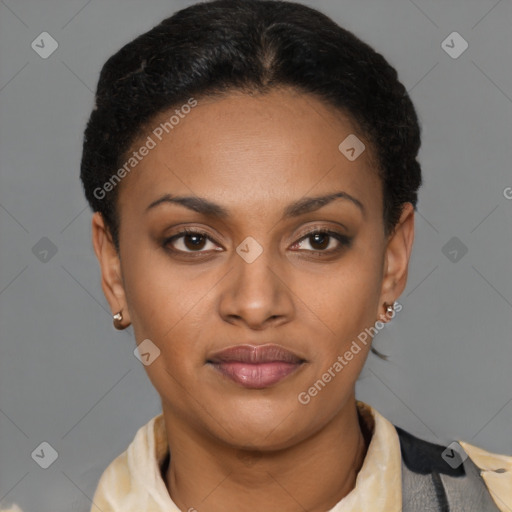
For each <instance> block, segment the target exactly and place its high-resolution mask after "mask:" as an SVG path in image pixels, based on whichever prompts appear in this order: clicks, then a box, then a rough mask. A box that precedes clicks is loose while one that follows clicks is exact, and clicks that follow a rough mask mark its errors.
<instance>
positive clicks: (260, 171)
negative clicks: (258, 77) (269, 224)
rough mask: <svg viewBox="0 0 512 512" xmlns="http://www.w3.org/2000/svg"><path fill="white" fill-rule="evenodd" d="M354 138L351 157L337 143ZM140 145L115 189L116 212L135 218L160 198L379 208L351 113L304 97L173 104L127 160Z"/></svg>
mask: <svg viewBox="0 0 512 512" xmlns="http://www.w3.org/2000/svg"><path fill="white" fill-rule="evenodd" d="M177 111H178V112H177ZM356 134H357V135H356ZM354 135H356V136H357V137H358V138H359V139H360V140H361V141H364V143H365V150H364V151H363V152H362V153H361V154H360V156H359V157H357V158H356V159H355V160H353V161H351V160H349V159H348V158H347V157H346V156H344V154H343V153H342V152H341V151H340V149H339V146H340V143H342V141H344V140H345V139H346V138H347V137H348V136H352V137H353V136H354ZM349 140H351V139H349ZM144 145H146V146H147V147H151V149H150V150H149V151H144V152H145V153H146V154H145V156H143V157H141V156H140V154H139V155H138V157H137V158H138V159H140V160H139V161H137V164H136V165H135V166H134V167H133V170H131V171H130V172H129V174H128V175H127V176H126V178H124V179H123V182H122V183H121V185H122V187H121V189H122V192H121V191H120V195H119V208H120V210H121V211H123V210H124V209H130V210H132V211H134V212H137V213H142V211H143V210H144V209H145V207H146V206H147V205H148V204H150V203H151V202H153V201H154V200H155V199H158V197H159V196H161V195H163V194H165V193H175V194H180V195H184V194H186V195H188V196H191V195H198V196H201V197H206V198H212V199H215V201H216V202H224V203H226V204H229V205H230V207H232V209H233V211H239V212H243V211H246V210H247V209H248V208H261V207H262V206H264V207H265V208H267V207H268V208H272V207H273V206H274V205H275V206H277V205H279V207H281V206H282V204H281V200H282V201H285V202H287V201H291V200H296V199H297V198H299V197H301V196H305V195H317V194H320V193H329V192H332V191H333V190H344V191H346V192H347V193H349V194H351V195H353V196H355V197H357V198H358V199H359V200H360V201H361V202H363V203H364V204H365V205H368V206H367V208H369V209H370V210H371V209H372V208H373V209H375V210H376V211H379V212H380V211H381V209H379V208H380V204H381V200H382V198H381V197H380V194H381V185H380V181H379V179H378V177H377V173H376V169H375V167H374V164H373V161H374V158H373V155H372V153H371V148H370V147H369V144H368V143H367V141H365V139H364V136H363V135H362V134H361V133H359V132H358V131H357V129H356V127H355V125H354V124H353V122H352V121H351V119H350V117H348V116H346V115H344V114H343V113H342V112H340V111H338V110H335V109H333V108H330V107H329V106H327V105H326V104H325V103H323V102H321V101H320V100H318V99H316V98H315V97H314V96H311V95H305V94H298V93H296V92H293V91H291V90H274V91H272V92H270V93H267V94H265V95H256V96H250V95H247V94H242V93H230V94H229V95H227V96H225V97H222V98H207V99H203V100H197V106H195V107H193V108H180V106H177V107H173V108H172V109H169V110H168V111H166V112H164V113H162V114H161V115H159V116H158V117H156V118H155V119H154V120H153V121H152V123H150V124H149V128H148V130H147V132H146V133H145V134H144V136H143V137H141V138H139V139H138V141H137V142H135V143H134V144H133V146H132V148H131V152H130V153H129V154H128V155H127V158H130V155H132V152H133V151H138V150H139V149H140V148H141V147H142V146H144ZM263 203H264V204H263Z"/></svg>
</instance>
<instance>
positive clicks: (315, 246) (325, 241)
mask: <svg viewBox="0 0 512 512" xmlns="http://www.w3.org/2000/svg"><path fill="white" fill-rule="evenodd" d="M333 240H334V241H333ZM304 241H308V242H309V245H310V246H311V248H312V249H311V250H310V249H306V251H309V252H313V253H318V254H321V253H324V254H330V253H333V252H337V251H340V250H341V249H343V248H344V247H348V246H350V243H351V241H352V239H351V238H350V237H348V236H346V235H343V234H341V233H337V232H336V231H330V230H326V229H315V230H313V231H310V232H309V233H306V235H305V236H303V237H302V238H301V239H300V240H298V241H297V242H295V244H293V245H292V249H297V248H299V246H300V245H301V244H304ZM332 245H334V247H331V248H329V247H330V246H332ZM336 245H337V246H336ZM299 250H303V249H302V248H299Z"/></svg>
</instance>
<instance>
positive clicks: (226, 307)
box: [219, 250, 295, 330]
mask: <svg viewBox="0 0 512 512" xmlns="http://www.w3.org/2000/svg"><path fill="white" fill-rule="evenodd" d="M233 260H234V261H233V267H232V270H231V271H230V272H229V273H228V275H227V276H226V279H225V280H223V281H224V288H223V290H222V292H221V296H220V301H219V312H220V315H221V316H222V318H223V319H224V320H225V321H226V322H228V323H232V324H236V323H238V324H241V325H242V324H245V325H246V326H247V327H249V328H251V329H253V330H263V329H265V328H267V327H269V326H273V327H277V326H279V325H282V324H284V323H287V322H289V321H290V320H291V319H292V318H293V316H294V312H295V306H294V297H293V292H292V289H291V287H290V285H291V283H290V281H291V276H290V272H287V271H286V270H285V268H284V265H281V264H279V262H278V261H277V258H272V257H271V254H270V251H265V250H263V252H262V253H261V254H260V255H259V256H258V257H257V258H256V259H255V260H254V261H251V260H250V259H244V258H243V257H241V256H239V255H238V254H236V255H235V256H234V258H233ZM250 261H251V262H250Z"/></svg>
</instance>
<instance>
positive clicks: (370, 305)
mask: <svg viewBox="0 0 512 512" xmlns="http://www.w3.org/2000/svg"><path fill="white" fill-rule="evenodd" d="M173 112H174V109H173V110H172V111H171V112H167V113H165V115H163V116H161V117H160V118H158V119H156V120H155V122H154V128H153V129H157V127H158V126H160V123H161V122H163V121H165V120H168V119H169V117H170V116H171V115H172V114H173ZM160 131H161V130H160ZM155 133H160V132H159V131H158V130H157V131H156V132H153V130H151V131H149V132H148V134H147V135H149V136H151V137H152V139H153V140H154V142H156V145H155V147H153V148H152V149H151V150H150V151H149V152H148V154H147V155H146V156H144V157H143V158H142V159H141V161H140V162H139V163H138V164H137V166H136V167H135V168H134V169H133V170H132V171H131V172H130V173H129V175H127V176H126V177H125V178H124V179H123V181H122V183H121V184H120V185H119V186H120V190H119V202H118V209H119V210H118V211H119V213H120V219H121V222H120V258H119V257H118V255H117V254H116V253H115V250H114V248H113V246H112V244H111V243H110V242H109V241H108V238H107V237H106V236H105V231H104V225H103V223H102V221H101V217H100V216H99V214H95V216H94V220H93V241H94V245H95V250H96V253H97V255H98V258H99V259H100V263H101V267H102V273H103V289H104V291H105V294H106V296H107V298H108V300H109V302H110V304H111V307H112V311H113V312H117V311H119V309H122V310H123V318H124V322H125V324H126V323H128V322H131V323H132V325H133V328H134V332H135V337H136V342H137V344H139V343H141V342H142V341H143V340H147V339H149V340H151V344H152V345H148V346H150V347H157V348H158V349H159V350H160V355H159V356H158V357H157V358H156V359H155V360H154V361H153V362H152V363H151V364H149V365H148V366H145V369H146V371H147V373H148V376H149V378H150V380H151V382H152V383H153V385H154V386H155V388H156V390H157V391H158V393H159V394H160V396H161V398H162V405H163V408H164V411H166V412H167V415H168V417H172V418H175V420H176V422H177V423H179V424H181V425H183V426H184V427H186V428H188V429H190V430H191V431H195V432H198V433H201V434H202V435H204V434H207V435H209V436H210V438H215V439H218V440H221V441H224V442H226V443H229V444H231V445H235V446H246V445H254V444H258V446H259V447H260V448H262V449H277V448H282V447H286V446H289V445H292V444H293V443H296V442H298V441H300V440H301V439H305V438H306V437H307V436H310V435H312V434H313V433H315V432H316V431H319V430H320V429H321V428H322V427H323V426H325V425H326V424H327V423H328V422H329V421H331V420H332V419H333V418H335V417H337V416H338V415H340V414H341V413H342V411H343V408H344V406H345V405H346V404H347V403H348V401H349V400H350V399H352V398H353V393H354V385H355V381H356V380H357V377H358V375H359V373H360V371H361V369H362V366H363V364H364V362H365V359H366V356H367V354H368V351H369V349H370V341H371V338H369V339H368V341H367V343H366V344H365V343H362V342H361V341H360V340H361V337H360V334H361V333H362V332H363V331H364V330H365V328H369V327H372V326H374V324H375V322H376V320H378V319H379V318H380V317H381V316H382V315H383V312H384V308H383V302H387V303H393V301H394V300H396V299H397V298H398V296H399V295H400V293H401V292H402V290H403V288H404V287H405V281H406V274H407V264H408V260H409V254H410V250H411V245H412V238H413V211H412V207H410V205H408V206H409V208H406V209H405V211H404V214H403V215H402V218H401V221H400V225H399V227H398V228H397V230H396V231H395V234H394V235H393V236H392V237H390V238H386V237H385V235H384V226H383V218H382V210H383V202H382V201H383V198H382V190H381V183H380V181H379V178H378V177H377V172H376V169H375V165H374V164H373V163H372V158H371V156H372V155H371V153H370V149H371V148H370V146H369V143H368V142H367V141H365V139H364V137H363V135H362V134H360V133H358V132H356V128H355V126H354V125H353V124H352V123H351V120H350V118H348V117H346V116H344V115H342V114H341V113H340V112H338V111H334V110H333V109H332V108H329V107H328V106H326V105H325V104H323V103H322V102H320V101H319V100H317V99H315V98H314V97H312V96H309V95H299V94H296V93H293V92H291V91H287V90H281V91H277V90H276V91H273V92H271V93H269V94H267V95H262V96H261V95H260V96H248V95H242V94H235V93H232V94H230V95H229V96H226V97H223V98H222V99H218V98H217V99H208V100H201V101H199V102H198V104H197V106H195V107H194V108H193V109H191V111H190V112H189V113H188V114H187V115H186V116H183V117H182V118H181V116H180V120H179V123H177V124H176V125H175V126H174V128H173V129H172V132H170V133H168V134H167V133H166V132H165V131H164V132H163V135H162V134H161V140H159V138H158V137H157V136H156V135H155ZM350 134H357V137H358V138H359V139H360V140H362V141H365V144H366V149H365V151H363V153H362V154H361V155H360V156H359V157H358V158H356V159H355V160H353V161H351V160H349V159H348V158H346V157H345V156H344V154H342V153H341V152H340V150H339V149H338V146H339V145H340V143H341V142H342V141H343V140H344V139H345V138H346V137H347V136H348V135H350ZM147 135H146V137H147ZM146 137H144V138H142V139H141V140H140V141H138V142H137V144H134V148H139V147H140V146H141V145H142V144H143V143H144V142H145V141H147V140H148V139H147V138H146ZM183 197H187V198H189V199H187V200H184V199H180V198H183ZM320 197H322V198H325V199H322V200H319V201H313V198H320ZM185 229H186V230H187V232H184V230H185ZM315 233H316V234H315ZM358 336H359V338H358ZM355 340H356V345H354V341H355ZM358 340H359V341H358ZM146 343H147V342H146ZM267 344H274V345H278V347H274V348H273V349H272V350H269V351H267V350H265V347H263V350H262V351H261V353H260V352H258V353H257V354H256V352H254V351H253V350H252V349H251V348H250V347H249V348H248V347H243V348H242V349H239V350H234V351H229V350H228V352H227V353H226V352H224V353H223V354H220V355H219V353H220V352H221V351H223V350H225V349H229V348H230V347H235V346H239V345H252V346H256V347H258V349H257V350H260V348H261V347H260V346H262V345H267ZM356 346H358V347H359V350H357V349H356ZM152 350H155V349H154V348H153V349H152ZM347 352H350V353H351V354H352V357H350V358H349V356H348V355H347ZM251 354H252V355H251ZM255 354H256V355H255ZM251 357H252V358H253V359H251ZM340 358H341V359H340ZM342 361H343V362H342ZM255 363H258V364H255ZM336 363H338V364H336ZM326 374H328V376H327V377H325V375H326ZM329 376H330V378H329ZM319 380H321V381H322V382H323V385H322V384H319V383H318V381H319ZM315 383H317V384H316V387H315ZM314 389H316V392H315V391H314Z"/></svg>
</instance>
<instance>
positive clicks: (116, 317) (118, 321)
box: [112, 311, 125, 331]
mask: <svg viewBox="0 0 512 512" xmlns="http://www.w3.org/2000/svg"><path fill="white" fill-rule="evenodd" d="M112 318H113V319H114V327H115V328H116V329H117V330H118V331H122V330H123V329H125V327H124V326H123V325H122V324H121V321H122V320H123V314H122V313H121V311H119V312H118V313H116V314H115V315H112Z"/></svg>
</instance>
